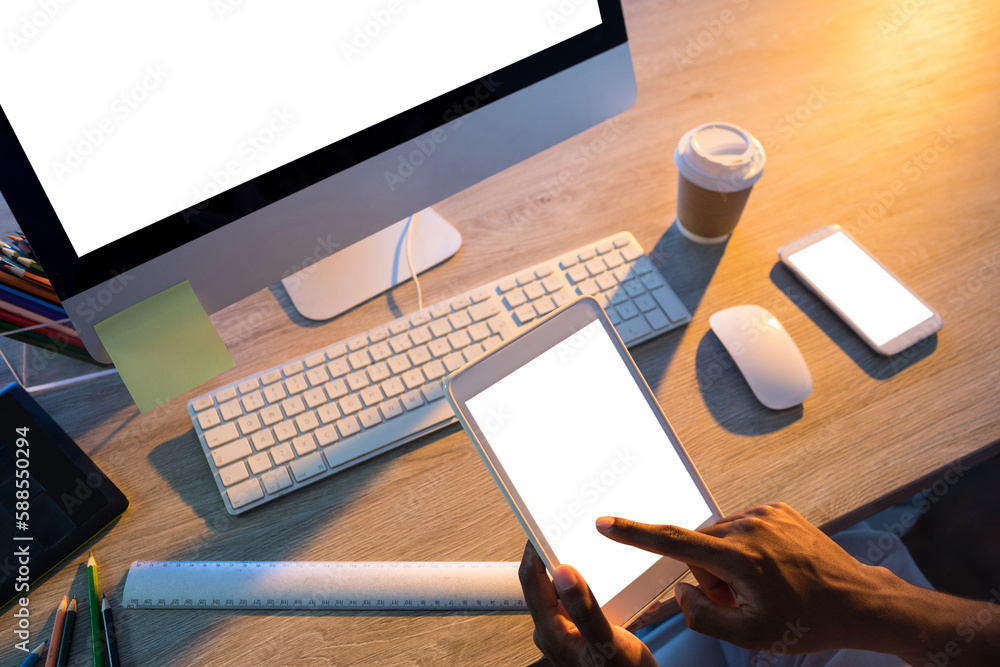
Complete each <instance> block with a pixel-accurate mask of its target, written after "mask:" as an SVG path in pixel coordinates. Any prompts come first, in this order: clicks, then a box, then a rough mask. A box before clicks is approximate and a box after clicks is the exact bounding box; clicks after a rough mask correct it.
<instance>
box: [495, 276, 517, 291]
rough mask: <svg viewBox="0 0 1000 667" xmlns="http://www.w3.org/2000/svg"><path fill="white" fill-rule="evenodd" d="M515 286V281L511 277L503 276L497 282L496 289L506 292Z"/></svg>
mask: <svg viewBox="0 0 1000 667" xmlns="http://www.w3.org/2000/svg"><path fill="white" fill-rule="evenodd" d="M515 287H517V281H516V280H514V279H513V278H504V279H503V280H501V281H500V282H499V283H497V289H498V290H499V291H500V293H501V294H506V293H507V292H509V291H511V290H512V289H514V288H515Z"/></svg>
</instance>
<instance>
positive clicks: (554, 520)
mask: <svg viewBox="0 0 1000 667" xmlns="http://www.w3.org/2000/svg"><path fill="white" fill-rule="evenodd" d="M466 405H467V406H468V410H469V412H470V413H471V415H472V417H473V419H475V421H476V423H477V425H478V426H479V429H480V431H481V432H482V433H483V435H484V436H485V438H486V440H487V442H488V443H489V445H490V447H491V448H492V449H493V451H494V452H495V455H496V459H497V460H498V461H499V464H500V466H501V467H502V468H503V470H504V471H505V473H506V474H507V476H508V477H509V479H510V481H511V482H512V483H513V487H514V489H515V490H516V493H517V494H519V495H520V497H521V500H522V501H523V504H524V505H525V506H526V507H527V508H528V512H529V514H530V515H531V517H532V518H533V520H534V522H535V524H537V526H538V528H539V529H540V530H541V532H542V534H543V535H544V538H545V540H546V541H547V542H548V543H549V545H550V547H551V549H552V551H553V552H554V553H555V555H556V557H557V559H558V560H559V562H560V563H565V564H568V565H573V566H574V567H576V568H577V570H579V571H580V573H581V574H582V575H583V577H584V578H585V579H586V580H587V582H588V583H589V584H590V587H591V589H592V590H593V592H594V595H595V596H596V598H597V601H598V603H599V604H601V605H604V604H605V603H607V602H608V601H609V600H611V599H612V598H613V597H614V596H615V595H617V594H618V593H620V592H621V591H622V590H623V589H624V588H625V587H626V586H628V584H630V583H631V582H632V581H634V580H635V579H636V578H638V577H639V576H640V575H641V574H642V573H643V572H645V571H646V570H647V569H649V568H650V567H651V566H652V565H653V564H654V563H655V562H656V561H657V560H658V559H659V558H660V556H658V555H656V554H652V553H649V552H647V551H642V550H640V549H637V548H634V547H629V546H625V545H621V544H618V543H616V542H613V541H611V540H609V539H608V538H606V537H604V536H602V535H601V534H600V533H598V532H597V529H596V528H595V526H594V520H595V519H597V517H599V516H603V515H610V516H620V517H624V518H627V519H632V520H635V521H641V522H644V523H654V524H666V523H669V524H674V525H678V526H682V527H684V528H689V529H692V530H694V529H696V528H698V527H699V526H700V525H702V524H703V523H704V522H705V521H707V520H708V519H709V518H710V517H711V516H712V509H711V507H710V506H709V505H708V504H707V503H706V501H705V499H704V497H703V496H702V493H701V491H700V490H699V489H698V487H697V486H696V484H695V482H694V480H693V479H692V477H691V475H690V474H689V472H688V470H687V468H686V467H685V465H684V462H683V460H682V459H681V456H680V455H679V454H678V452H677V450H675V449H674V446H673V444H672V443H671V441H670V439H669V438H668V437H667V435H666V433H664V431H663V428H662V427H661V425H660V422H659V421H658V419H657V417H656V414H655V413H654V412H653V410H652V408H651V407H650V405H649V404H648V403H647V402H646V399H645V397H644V396H643V392H642V390H641V389H640V388H639V386H638V385H637V384H636V382H635V380H634V379H633V377H632V375H631V373H630V372H629V368H628V367H627V366H626V364H625V361H624V360H623V359H622V358H621V356H620V355H619V353H618V351H617V349H616V348H615V345H614V343H613V342H612V340H611V338H610V337H609V335H608V333H607V332H606V331H605V330H604V328H603V326H602V324H601V322H600V321H595V322H592V323H591V324H589V325H587V326H586V327H584V328H583V329H581V330H580V331H578V332H577V333H575V334H574V335H573V336H570V337H569V338H567V339H566V340H564V341H563V342H561V343H560V344H558V345H556V346H555V347H553V348H552V349H549V350H547V351H546V352H544V353H542V354H541V355H540V356H538V357H536V358H534V359H532V360H531V361H529V362H528V363H526V364H524V365H523V366H521V367H519V368H517V369H516V370H514V371H513V372H512V373H510V374H509V375H507V376H506V377H504V378H503V379H501V380H499V381H498V382H497V383H495V384H494V385H492V386H490V387H489V388H488V389H486V390H484V391H482V392H480V393H478V394H477V395H475V396H473V397H472V398H470V399H469V400H468V401H466Z"/></svg>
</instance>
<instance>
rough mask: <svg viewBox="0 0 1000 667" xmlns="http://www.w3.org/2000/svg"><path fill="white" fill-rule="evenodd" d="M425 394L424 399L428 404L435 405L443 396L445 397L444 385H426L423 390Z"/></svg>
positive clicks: (433, 383) (434, 383)
mask: <svg viewBox="0 0 1000 667" xmlns="http://www.w3.org/2000/svg"><path fill="white" fill-rule="evenodd" d="M420 391H421V392H423V394H424V398H425V399H426V400H427V402H428V403H433V402H434V401H436V400H438V399H439V398H441V397H442V396H444V385H442V384H441V383H440V382H432V383H430V384H427V385H424V386H423V387H422V388H421V389H420Z"/></svg>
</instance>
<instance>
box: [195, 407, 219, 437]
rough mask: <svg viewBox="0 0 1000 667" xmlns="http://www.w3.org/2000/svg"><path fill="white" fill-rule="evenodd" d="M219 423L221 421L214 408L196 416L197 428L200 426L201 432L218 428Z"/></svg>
mask: <svg viewBox="0 0 1000 667" xmlns="http://www.w3.org/2000/svg"><path fill="white" fill-rule="evenodd" d="M221 423H222V419H220V418H219V411H218V410H216V409H215V408H212V409H210V410H205V411H204V412H202V413H201V414H199V415H198V426H201V430H202V431H207V430H208V429H210V428H212V427H214V426H218V425H219V424H221Z"/></svg>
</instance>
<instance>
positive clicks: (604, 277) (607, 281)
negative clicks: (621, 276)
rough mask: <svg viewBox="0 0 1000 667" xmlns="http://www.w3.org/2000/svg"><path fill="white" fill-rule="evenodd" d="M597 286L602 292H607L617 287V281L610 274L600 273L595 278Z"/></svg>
mask: <svg viewBox="0 0 1000 667" xmlns="http://www.w3.org/2000/svg"><path fill="white" fill-rule="evenodd" d="M597 286H598V287H600V288H601V289H602V290H609V289H614V288H615V287H618V281H617V280H615V277H614V276H613V275H611V274H610V273H602V274H601V275H599V276H598V277H597Z"/></svg>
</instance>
